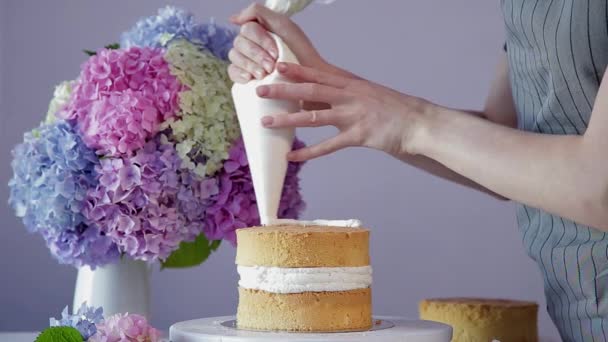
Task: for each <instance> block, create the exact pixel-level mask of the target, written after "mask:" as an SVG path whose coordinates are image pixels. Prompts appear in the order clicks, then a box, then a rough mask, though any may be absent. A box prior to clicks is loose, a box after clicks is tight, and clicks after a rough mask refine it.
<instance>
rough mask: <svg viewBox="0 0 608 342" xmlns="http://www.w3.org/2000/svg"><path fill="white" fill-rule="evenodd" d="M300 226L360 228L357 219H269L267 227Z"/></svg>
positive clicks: (360, 224)
mask: <svg viewBox="0 0 608 342" xmlns="http://www.w3.org/2000/svg"><path fill="white" fill-rule="evenodd" d="M282 224H291V225H300V226H330V227H361V226H362V223H361V221H359V220H357V219H350V220H313V221H302V220H292V219H270V220H268V223H267V224H266V225H267V226H272V225H282Z"/></svg>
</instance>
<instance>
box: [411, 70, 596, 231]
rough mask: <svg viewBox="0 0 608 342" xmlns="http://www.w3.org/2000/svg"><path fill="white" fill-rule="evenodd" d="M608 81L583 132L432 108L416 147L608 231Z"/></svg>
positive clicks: (508, 193)
mask: <svg viewBox="0 0 608 342" xmlns="http://www.w3.org/2000/svg"><path fill="white" fill-rule="evenodd" d="M604 79H606V77H605V76H604ZM606 83H607V82H602V85H601V87H600V89H599V91H598V94H597V97H596V101H595V105H594V108H593V112H592V119H591V121H590V123H589V127H588V129H587V131H586V132H585V134H584V135H583V136H577V135H546V134H535V133H529V132H523V131H518V130H515V129H510V128H508V127H505V126H501V125H498V124H495V123H492V122H489V121H487V120H481V119H479V118H475V117H472V116H470V115H467V114H465V113H463V112H460V111H457V110H452V109H448V108H441V107H437V106H434V109H433V110H430V111H429V112H428V113H430V114H429V115H426V116H425V117H424V118H423V119H421V120H420V121H418V122H419V125H418V129H417V133H416V134H415V138H413V139H412V140H411V151H410V152H412V153H414V154H420V155H424V156H427V157H429V158H432V159H434V160H437V161H438V162H440V163H442V164H443V165H446V166H447V167H448V168H450V169H452V170H454V171H455V172H457V173H459V174H462V175H464V176H466V177H469V178H471V179H473V180H474V181H475V182H477V183H479V184H481V185H482V186H484V187H486V188H488V189H490V190H491V191H494V192H496V193H498V194H500V195H502V196H505V197H507V198H511V199H513V200H516V201H518V202H522V203H525V204H528V205H530V206H533V207H538V208H542V209H544V210H546V211H548V212H551V213H554V214H557V215H560V216H563V217H567V218H569V219H572V220H573V221H576V222H579V223H581V224H585V225H590V226H593V227H596V228H599V229H602V230H605V231H606V230H608V158H606V154H607V152H608V84H606Z"/></svg>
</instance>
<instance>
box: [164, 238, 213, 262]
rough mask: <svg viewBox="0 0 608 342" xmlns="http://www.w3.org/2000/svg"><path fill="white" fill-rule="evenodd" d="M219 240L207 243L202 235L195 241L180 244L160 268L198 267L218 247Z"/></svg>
mask: <svg viewBox="0 0 608 342" xmlns="http://www.w3.org/2000/svg"><path fill="white" fill-rule="evenodd" d="M220 243H221V240H215V241H209V240H207V238H206V237H205V235H204V234H201V235H199V236H198V237H197V238H196V240H194V241H191V242H182V243H180V245H179V248H178V249H177V250H175V252H173V253H171V255H169V257H168V258H167V260H165V261H164V262H162V263H161V268H163V269H164V268H186V267H193V266H198V265H200V264H202V263H203V261H205V260H207V258H208V257H209V255H211V253H212V252H213V251H215V250H217V249H218V247H219V246H220Z"/></svg>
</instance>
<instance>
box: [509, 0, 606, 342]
mask: <svg viewBox="0 0 608 342" xmlns="http://www.w3.org/2000/svg"><path fill="white" fill-rule="evenodd" d="M501 5H502V11H503V15H504V19H505V28H506V35H507V39H506V41H507V44H506V49H507V55H508V58H509V67H510V79H511V87H512V91H513V97H514V100H515V106H516V109H517V116H518V126H519V128H520V129H522V130H526V131H531V132H537V133H543V134H579V135H580V134H583V133H584V132H585V130H586V128H587V125H588V123H589V118H590V116H591V109H592V106H593V102H594V99H595V96H596V94H597V91H598V88H599V84H600V81H601V79H602V75H603V73H604V70H605V69H606V65H607V64H608V5H607V0H502V1H501ZM522 172H526V170H522ZM548 176H550V175H548ZM564 200H568V199H564ZM517 218H518V223H519V227H520V230H521V233H522V235H523V243H524V246H525V248H526V251H527V253H528V254H529V255H530V257H532V258H533V259H534V260H535V261H536V262H537V264H538V266H539V268H540V270H541V272H542V276H543V279H544V283H545V294H546V297H547V310H548V312H549V314H550V316H551V318H552V319H553V322H554V323H555V324H556V325H557V327H558V329H559V332H560V334H561V336H562V339H563V340H564V341H608V237H607V236H606V233H603V232H600V231H598V230H596V229H594V228H591V227H588V226H584V225H581V224H577V223H576V222H572V221H569V220H567V219H564V218H561V217H558V216H555V215H551V214H549V213H547V212H545V211H543V210H539V209H537V208H532V207H528V206H525V205H519V206H518V210H517Z"/></svg>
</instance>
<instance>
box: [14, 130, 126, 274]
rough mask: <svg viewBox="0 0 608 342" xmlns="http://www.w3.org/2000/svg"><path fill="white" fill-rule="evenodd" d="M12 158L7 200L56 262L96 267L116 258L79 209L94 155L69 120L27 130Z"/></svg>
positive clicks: (83, 205)
mask: <svg viewBox="0 0 608 342" xmlns="http://www.w3.org/2000/svg"><path fill="white" fill-rule="evenodd" d="M13 158H14V159H13V161H12V163H11V165H12V168H13V178H12V179H11V180H10V181H9V187H10V198H9V204H10V205H11V206H12V207H13V209H14V210H15V212H16V214H17V216H19V217H22V218H23V222H24V224H25V226H26V228H27V229H28V230H29V231H30V232H39V233H41V234H42V236H43V237H44V238H45V241H46V242H47V245H48V247H49V249H50V250H51V253H52V254H53V256H54V257H55V258H57V260H59V262H60V263H63V264H71V265H74V266H77V267H78V266H81V265H83V264H88V265H91V266H92V267H95V266H98V265H103V264H105V263H108V262H112V261H114V260H116V258H117V257H118V251H117V249H116V246H115V245H114V244H113V243H111V241H109V240H108V239H107V237H105V236H104V235H103V234H101V233H100V232H99V231H98V230H97V229H96V228H95V227H94V226H92V225H91V223H90V222H89V221H88V220H87V219H86V217H85V216H83V215H82V212H83V210H84V209H85V208H86V207H87V205H88V204H87V201H86V197H87V192H88V191H89V189H91V188H93V187H94V186H95V183H96V171H95V165H97V164H98V162H99V161H98V158H97V156H96V155H95V153H94V152H93V151H92V150H90V149H88V148H87V147H86V146H85V145H84V143H83V142H82V140H81V139H80V137H79V136H78V135H77V134H76V133H75V132H74V129H73V128H72V127H71V126H70V125H69V124H68V123H66V122H65V121H56V122H55V123H52V124H45V125H42V126H40V127H39V128H37V129H35V130H33V131H32V132H29V133H26V134H25V137H24V142H23V143H21V144H20V145H18V146H17V147H16V148H15V150H14V151H13Z"/></svg>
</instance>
